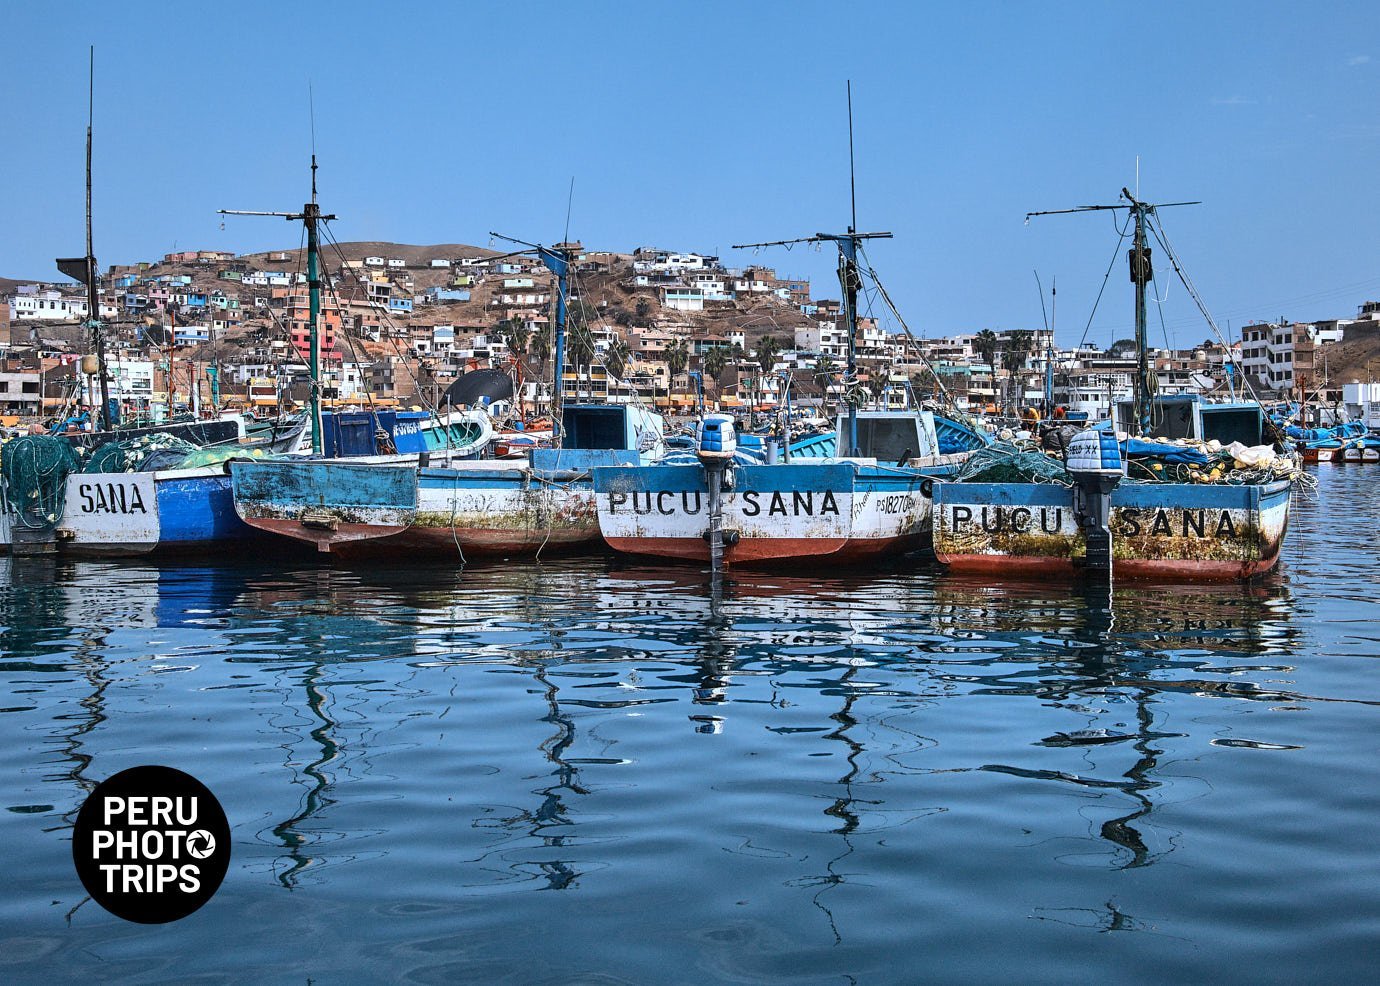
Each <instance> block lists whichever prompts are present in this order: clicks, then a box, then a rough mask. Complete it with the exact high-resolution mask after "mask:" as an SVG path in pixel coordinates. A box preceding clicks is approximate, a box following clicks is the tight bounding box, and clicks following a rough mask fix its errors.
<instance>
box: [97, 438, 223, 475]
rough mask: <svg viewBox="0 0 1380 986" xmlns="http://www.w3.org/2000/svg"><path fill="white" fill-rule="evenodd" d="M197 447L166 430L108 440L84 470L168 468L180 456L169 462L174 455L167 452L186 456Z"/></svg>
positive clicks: (171, 466) (136, 470)
mask: <svg viewBox="0 0 1380 986" xmlns="http://www.w3.org/2000/svg"><path fill="white" fill-rule="evenodd" d="M195 451H197V446H195V445H193V444H192V443H191V442H186V441H183V440H182V439H180V438H178V437H176V436H175V435H169V434H166V433H164V432H158V433H156V434H152V435H140V436H139V437H138V438H127V439H125V440H124V441H120V442H107V443H106V444H104V445H102V446H101V447H100V448H98V449H96V451H94V452H92V453H91V459H90V460H89V461H88V462H87V463H86V468H85V469H83V470H82V472H88V473H96V472H142V471H147V469H146V468H145V467H146V465H147V466H148V467H151V468H160V469H169V468H173V466H174V465H178V464H180V460H179V461H178V462H176V463H172V464H169V463H170V460H172V456H170V455H166V454H164V453H167V452H176V453H178V454H179V455H180V456H181V457H182V458H185V457H186V456H187V455H189V454H190V453H192V452H195ZM155 453H158V455H157V456H156V458H152V461H149V460H150V459H151V457H153V456H154V454H155Z"/></svg>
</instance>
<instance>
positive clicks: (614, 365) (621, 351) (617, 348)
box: [604, 336, 632, 380]
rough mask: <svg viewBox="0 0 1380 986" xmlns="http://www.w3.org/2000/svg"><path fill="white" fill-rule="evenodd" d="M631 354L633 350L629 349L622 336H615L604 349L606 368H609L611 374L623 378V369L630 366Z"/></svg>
mask: <svg viewBox="0 0 1380 986" xmlns="http://www.w3.org/2000/svg"><path fill="white" fill-rule="evenodd" d="M631 355H632V351H631V350H630V349H628V344H627V343H626V342H624V341H623V339H622V337H621V336H620V337H618V338H615V339H614V340H613V342H611V343H610V344H609V348H608V349H606V350H605V351H604V369H606V370H608V371H609V374H610V375H611V376H613V377H616V378H617V379H619V380H622V379H623V371H624V370H626V369H627V368H628V357H630V356H631Z"/></svg>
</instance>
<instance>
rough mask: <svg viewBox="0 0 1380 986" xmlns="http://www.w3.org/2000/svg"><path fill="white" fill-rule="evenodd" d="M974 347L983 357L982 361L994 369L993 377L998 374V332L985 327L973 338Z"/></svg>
mask: <svg viewBox="0 0 1380 986" xmlns="http://www.w3.org/2000/svg"><path fill="white" fill-rule="evenodd" d="M973 349H974V350H976V351H977V354H978V355H979V356H981V357H982V361H983V362H984V363H986V364H987V365H988V366H989V367H991V369H992V377H993V378H994V379H995V378H996V375H997V334H996V333H995V332H993V331H992V330H991V329H983V330H982V331H981V332H979V333H978V334H977V338H976V339H974V340H973Z"/></svg>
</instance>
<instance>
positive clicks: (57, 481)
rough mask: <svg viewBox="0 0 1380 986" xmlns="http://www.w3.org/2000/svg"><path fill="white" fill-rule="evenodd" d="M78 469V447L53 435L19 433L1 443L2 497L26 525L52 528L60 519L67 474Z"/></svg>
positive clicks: (0, 474) (64, 502) (0, 475)
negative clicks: (3, 491)
mask: <svg viewBox="0 0 1380 986" xmlns="http://www.w3.org/2000/svg"><path fill="white" fill-rule="evenodd" d="M80 468H81V459H80V457H79V456H78V455H77V450H76V449H74V448H73V447H72V445H71V444H70V443H69V442H67V441H64V440H63V439H61V438H56V437H54V436H52V435H21V436H20V437H18V438H13V439H11V440H10V441H8V442H6V443H5V444H4V445H3V446H0V480H3V481H4V484H5V498H6V499H7V500H8V501H9V503H10V504H11V506H12V507H13V508H14V510H15V512H16V514H17V515H18V517H19V521H20V523H22V524H24V525H25V526H26V527H32V528H44V529H51V528H52V527H53V526H55V525H56V524H57V522H58V521H60V520H61V519H62V512H63V508H64V506H65V505H66V490H67V485H66V484H67V477H68V475H70V474H71V473H74V472H77V471H78V470H79V469H80Z"/></svg>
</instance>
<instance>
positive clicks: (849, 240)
mask: <svg viewBox="0 0 1380 986" xmlns="http://www.w3.org/2000/svg"><path fill="white" fill-rule="evenodd" d="M848 188H849V204H850V206H851V209H852V212H851V217H852V223H851V225H849V227H848V232H847V233H816V234H815V235H814V236H806V237H802V238H800V239H796V240H773V241H771V242H770V243H742V244H734V245H733V249H735V250H748V249H760V248H762V247H769V246H792V245H794V244H796V243H821V242H824V241H826V240H827V241H829V242H831V243H833V244H835V245H836V246H837V247H838V248H839V287H840V289H842V291H843V317H844V321H845V323H846V324H847V326H848V366H847V369H846V370H845V382H846V386H845V387H844V399H845V400H846V401H847V402H848V435H847V439H848V441H847V448H845V449H844V450H843V457H844V458H847V457H848V456H851V455H856V454H857V451H858V404H857V389H858V388H857V373H858V352H857V335H858V290H859V289H860V288H861V287H862V276H861V275H860V274H859V273H858V244H859V243H861V242H862V241H863V240H880V239H888V240H889V239H891V234H890V233H859V232H858V200H857V185H856V182H855V180H854V172H853V83H852V82H851V81H850V82H849V83H848Z"/></svg>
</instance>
